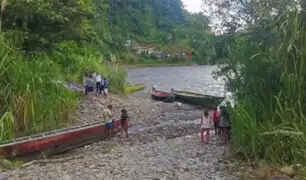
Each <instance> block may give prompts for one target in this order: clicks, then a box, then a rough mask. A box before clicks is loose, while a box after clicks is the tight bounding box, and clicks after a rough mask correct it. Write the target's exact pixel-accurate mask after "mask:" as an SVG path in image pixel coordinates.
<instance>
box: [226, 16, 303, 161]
mask: <svg viewBox="0 0 306 180" xmlns="http://www.w3.org/2000/svg"><path fill="white" fill-rule="evenodd" d="M281 19H282V20H281V21H278V22H275V24H272V30H271V31H270V32H269V33H270V34H269V35H270V36H273V37H275V39H277V43H275V44H270V45H265V46H264V48H256V47H254V46H253V50H256V49H259V51H258V52H253V54H251V55H250V54H249V56H248V57H249V58H247V60H245V59H244V60H242V59H234V58H235V55H233V57H232V58H233V59H232V61H235V62H236V63H237V64H239V65H241V66H242V69H240V75H239V76H236V77H235V78H234V79H230V85H231V86H232V88H233V89H234V90H235V92H236V96H237V106H236V108H235V110H234V112H233V114H232V121H233V141H232V143H233V145H234V146H233V147H234V150H236V151H237V152H239V153H242V154H243V155H245V157H247V158H255V159H259V158H265V159H268V160H271V161H273V162H276V163H282V164H286V163H288V164H292V163H305V162H306V134H305V133H306V128H305V127H306V126H305V124H306V116H305V111H306V109H305V89H304V88H305V85H306V81H305V80H306V66H305V65H306V64H305V62H306V54H305V53H306V33H305V32H306V31H305V27H304V26H303V24H302V23H301V21H300V19H301V17H300V15H299V14H293V13H292V12H290V13H285V14H284V16H283V17H282V18H281ZM260 46H262V44H260ZM250 47H252V46H250ZM257 47H258V46H257ZM254 54H255V55H254ZM240 55H241V54H240ZM231 65H232V63H231V64H230V66H227V67H226V68H228V69H230V70H231V71H234V72H235V71H237V68H236V67H237V66H236V67H233V66H231Z"/></svg>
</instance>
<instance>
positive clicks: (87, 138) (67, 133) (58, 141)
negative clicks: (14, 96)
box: [0, 120, 121, 157]
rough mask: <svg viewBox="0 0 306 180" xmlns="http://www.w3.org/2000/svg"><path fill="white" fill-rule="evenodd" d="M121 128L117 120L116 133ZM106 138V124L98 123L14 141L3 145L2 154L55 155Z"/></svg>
mask: <svg viewBox="0 0 306 180" xmlns="http://www.w3.org/2000/svg"><path fill="white" fill-rule="evenodd" d="M120 127H121V126H120V120H115V123H114V132H117V131H119V130H120ZM106 137H108V132H107V127H106V124H105V123H103V122H96V123H92V124H86V125H82V126H76V127H72V128H65V129H59V130H55V131H50V132H46V133H42V134H36V135H33V136H27V137H21V138H17V139H13V140H12V141H10V142H8V143H6V144H1V145H0V152H1V155H2V156H4V157H16V156H21V155H25V154H28V153H33V152H39V151H47V152H48V153H50V154H55V153H60V152H64V151H67V150H69V149H72V148H75V147H79V146H83V145H86V144H89V143H92V142H94V141H98V140H101V139H103V138H106Z"/></svg>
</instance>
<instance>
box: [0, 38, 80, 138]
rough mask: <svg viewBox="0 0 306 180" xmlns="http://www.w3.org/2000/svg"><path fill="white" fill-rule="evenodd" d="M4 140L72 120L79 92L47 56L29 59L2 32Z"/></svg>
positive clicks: (0, 79) (0, 96)
mask: <svg viewBox="0 0 306 180" xmlns="http://www.w3.org/2000/svg"><path fill="white" fill-rule="evenodd" d="M0 47H1V48H0V57H1V59H0V69H1V70H0V72H1V73H0V86H1V91H0V99H1V101H0V107H1V108H0V114H1V116H2V117H1V119H0V120H1V123H0V130H1V136H0V140H1V142H4V141H6V140H9V139H11V138H12V137H16V136H20V135H27V134H31V133H37V132H42V131H45V130H50V129H55V128H58V127H61V126H63V125H65V124H66V123H68V120H69V117H68V116H69V113H70V112H71V111H72V110H73V109H74V107H75V105H76V104H77V102H78V97H79V96H78V95H77V94H75V93H74V92H71V91H69V90H67V89H65V88H64V87H63V86H62V85H61V83H60V81H58V80H61V76H60V75H59V74H58V67H57V66H56V65H52V61H51V60H50V59H49V58H48V57H47V56H38V57H36V59H34V57H33V58H25V57H23V56H22V54H20V53H18V51H16V49H14V48H13V46H11V45H10V43H9V42H8V41H7V40H5V39H4V38H3V36H2V34H0Z"/></svg>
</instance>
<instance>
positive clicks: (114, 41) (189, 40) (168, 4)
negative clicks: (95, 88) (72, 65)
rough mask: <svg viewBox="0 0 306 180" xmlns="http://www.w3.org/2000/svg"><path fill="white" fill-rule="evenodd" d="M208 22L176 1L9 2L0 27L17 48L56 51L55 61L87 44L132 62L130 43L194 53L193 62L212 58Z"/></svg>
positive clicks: (105, 55) (98, 51) (107, 56)
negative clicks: (56, 57)
mask: <svg viewBox="0 0 306 180" xmlns="http://www.w3.org/2000/svg"><path fill="white" fill-rule="evenodd" d="M24 7H28V8H24ZM208 24H209V19H208V18H207V17H206V16H204V15H203V14H201V13H198V14H190V13H188V12H187V11H186V10H184V9H183V5H182V2H181V1H180V0H165V1H163V0H158V1H141V0H130V1H121V0H82V1H73V0H63V1H61V0H60V1H53V0H44V1H37V2H36V1H26V0H22V1H17V0H10V1H7V3H6V7H5V9H4V11H3V13H2V31H3V33H4V34H5V37H6V38H8V39H12V41H13V42H14V45H15V46H16V47H18V49H20V50H21V51H23V52H26V53H28V52H31V53H32V52H34V53H37V52H46V53H48V54H57V55H58V56H60V57H59V58H58V59H57V61H64V60H63V59H70V58H69V57H67V55H66V53H63V49H65V48H68V47H69V48H70V49H69V50H71V51H79V50H76V49H73V48H72V47H71V46H73V47H74V48H77V47H78V48H82V47H84V46H87V47H90V49H91V50H92V51H94V52H96V54H98V55H100V56H101V57H102V58H103V59H107V60H110V59H111V58H110V57H111V56H115V57H116V59H118V61H120V62H123V63H131V62H134V63H136V62H137V61H139V60H141V58H139V57H137V56H134V55H133V53H132V52H131V47H127V46H126V42H127V41H131V42H132V44H131V45H133V44H134V43H140V44H143V45H146V46H151V47H154V48H156V49H158V50H160V51H164V52H173V53H175V52H177V53H179V52H189V51H194V55H195V57H194V58H193V60H196V61H198V62H201V63H209V62H210V61H212V60H215V59H214V57H213V54H214V53H213V47H212V46H208V44H209V43H208V41H210V40H211V37H212V35H211V32H210V28H209V26H208ZM65 51H67V49H65ZM62 56H65V58H64V57H62ZM60 59H61V60H60ZM174 60H178V59H174ZM65 61H69V60H65ZM58 63H61V64H63V63H65V64H67V63H69V62H58Z"/></svg>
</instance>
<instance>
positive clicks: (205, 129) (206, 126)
mask: <svg viewBox="0 0 306 180" xmlns="http://www.w3.org/2000/svg"><path fill="white" fill-rule="evenodd" d="M210 129H211V118H210V117H209V114H208V111H207V110H206V111H205V112H204V115H202V117H201V142H205V143H207V144H208V143H209V139H210V134H209V132H210ZM204 136H205V137H206V138H205V139H206V140H204Z"/></svg>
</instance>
